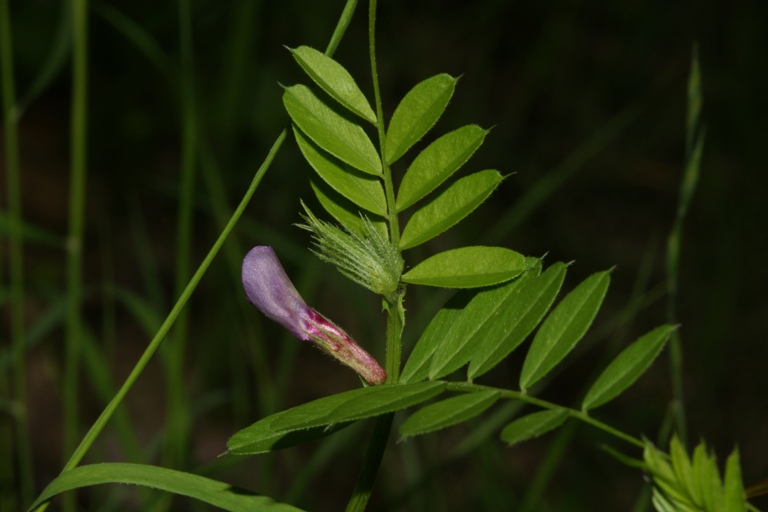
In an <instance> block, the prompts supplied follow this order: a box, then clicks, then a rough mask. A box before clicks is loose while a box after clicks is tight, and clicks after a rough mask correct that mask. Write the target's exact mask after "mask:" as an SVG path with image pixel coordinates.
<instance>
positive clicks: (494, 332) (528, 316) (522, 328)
mask: <svg viewBox="0 0 768 512" xmlns="http://www.w3.org/2000/svg"><path fill="white" fill-rule="evenodd" d="M566 269H567V267H566V265H565V264H563V263H561V262H557V263H555V264H554V265H552V266H550V267H549V268H548V269H547V270H546V272H544V273H543V274H541V275H537V273H534V272H532V271H528V272H526V273H525V274H523V275H522V276H521V277H520V280H521V283H520V288H518V289H517V290H516V293H514V294H513V295H511V296H510V297H509V298H507V299H506V300H505V302H504V304H503V305H501V307H499V310H498V313H497V314H496V315H495V316H494V318H495V321H494V322H487V323H486V324H485V325H484V326H483V328H482V329H480V330H479V331H478V332H477V333H476V334H475V338H476V339H477V340H478V341H477V344H476V348H475V350H474V352H473V353H472V357H471V361H470V363H469V369H468V370H467V378H468V379H469V380H473V379H475V378H477V377H479V376H480V375H483V374H484V373H485V372H487V371H488V370H490V369H492V368H493V367H495V366H496V365H497V364H499V363H500V362H501V361H502V360H503V359H504V358H506V357H507V356H508V355H509V354H510V353H511V352H512V351H513V350H514V349H516V348H517V347H518V346H519V345H520V344H521V343H522V342H523V340H525V338H527V337H528V335H529V334H530V333H531V332H532V331H533V329H535V328H536V326H537V325H539V322H541V319H542V318H544V315H545V314H546V313H547V311H549V308H550V307H551V306H552V302H553V301H554V300H555V297H556V296H557V293H558V292H559V291H560V287H561V286H562V284H563V279H565V272H566Z"/></svg>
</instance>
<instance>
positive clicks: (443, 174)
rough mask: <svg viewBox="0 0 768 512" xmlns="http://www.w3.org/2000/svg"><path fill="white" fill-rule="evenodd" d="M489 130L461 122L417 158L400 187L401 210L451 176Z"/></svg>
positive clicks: (399, 206) (398, 207)
mask: <svg viewBox="0 0 768 512" xmlns="http://www.w3.org/2000/svg"><path fill="white" fill-rule="evenodd" d="M488 131H489V130H484V129H482V128H480V127H479V126H477V125H467V126H462V127H461V128H459V129H458V130H454V131H452V132H450V133H447V134H445V135H443V136H442V137H440V138H439V139H437V140H436V141H434V142H432V144H430V145H429V146H427V147H426V148H425V149H424V151H422V152H421V153H419V154H418V155H417V156H416V158H414V160H413V162H412V163H411V165H410V166H409V167H408V171H406V173H405V175H404V176H403V180H402V182H401V183H400V187H399V188H398V190H397V201H396V204H397V211H398V212H401V211H403V210H405V209H406V208H408V207H409V206H411V205H412V204H414V203H415V202H416V201H418V200H419V199H421V198H423V197H425V196H426V195H427V194H429V193H430V192H432V191H433V190H434V189H436V188H437V187H438V186H440V184H441V183H443V182H444V181H445V180H446V179H448V178H449V177H450V176H451V175H452V174H453V173H454V172H456V171H457V170H458V169H459V168H460V167H461V166H462V165H464V163H465V162H466V161H467V160H469V158H470V157H471V156H472V154H473V153H474V152H475V151H476V150H477V148H479V147H480V146H481V145H482V144H483V140H484V139H485V136H486V135H487V134H488Z"/></svg>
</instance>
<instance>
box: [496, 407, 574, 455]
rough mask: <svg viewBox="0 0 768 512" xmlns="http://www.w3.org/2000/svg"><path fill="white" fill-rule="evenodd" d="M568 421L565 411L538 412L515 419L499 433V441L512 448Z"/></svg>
mask: <svg viewBox="0 0 768 512" xmlns="http://www.w3.org/2000/svg"><path fill="white" fill-rule="evenodd" d="M566 419H568V411H567V410H565V409H552V410H548V411H540V412H534V413H532V414H529V415H528V416H523V417H522V418H519V419H516V420H515V421H513V422H512V423H510V424H509V425H507V426H506V427H504V430H502V431H501V440H502V441H504V442H505V443H507V444H508V445H510V446H512V445H513V444H517V443H520V442H522V441H527V440H528V439H532V438H534V437H539V436H540V435H542V434H546V433H547V432H549V431H550V430H554V429H556V428H557V427H559V426H560V425H562V424H563V422H564V421H565V420H566Z"/></svg>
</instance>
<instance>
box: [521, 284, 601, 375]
mask: <svg viewBox="0 0 768 512" xmlns="http://www.w3.org/2000/svg"><path fill="white" fill-rule="evenodd" d="M609 283H610V275H609V273H608V272H598V273H596V274H592V275H591V276H589V277H588V278H587V279H585V280H584V281H583V282H582V283H581V284H579V285H578V286H577V287H576V288H574V289H573V290H572V291H571V293H569V294H568V295H567V296H566V297H565V298H564V299H563V300H562V302H560V304H558V306H557V307H556V308H555V309H554V311H552V313H550V314H549V316H548V317H547V319H546V320H544V323H543V324H542V325H541V328H539V331H538V332H537V333H536V336H535V337H534V338H533V342H532V343H531V348H530V349H529V350H528V355H527V356H526V358H525V361H524V362H523V369H522V371H521V372H520V389H522V390H526V389H527V388H528V387H530V386H532V385H533V384H535V383H536V382H538V381H539V380H540V379H541V378H542V377H544V376H545V375H546V374H547V373H549V371H550V370H551V369H552V368H554V367H555V366H556V365H557V364H558V363H559V362H560V361H562V360H563V358H564V357H565V356H567V355H568V354H569V353H570V352H571V350H573V348H574V347H575V346H576V343H578V342H579V340H580V339H581V338H582V337H583V336H584V334H585V333H586V332H587V329H588V328H589V326H590V324H592V320H594V318H595V315H596V314H597V311H598V310H599V309H600V305H601V304H602V302H603V298H605V292H606V291H607V290H608V284H609Z"/></svg>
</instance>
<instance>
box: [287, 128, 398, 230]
mask: <svg viewBox="0 0 768 512" xmlns="http://www.w3.org/2000/svg"><path fill="white" fill-rule="evenodd" d="M293 133H294V135H295V136H296V142H297V144H298V145H299V149H300V150H301V153H302V154H303V155H304V158H305V159H306V160H307V162H309V165H311V166H312V168H313V169H314V170H315V172H317V174H318V176H320V177H321V178H322V179H323V180H324V181H325V182H326V183H327V184H328V185H330V186H331V187H332V188H333V189H334V190H335V191H336V192H338V193H339V194H341V195H342V196H344V197H346V198H347V199H349V200H350V201H352V202H353V203H355V204H356V205H357V206H359V207H360V208H363V209H364V210H368V211H369V212H373V213H376V214H378V215H382V216H384V215H386V214H387V200H386V198H385V197H384V188H383V187H382V186H381V181H380V180H379V179H378V178H374V177H372V176H371V175H369V174H364V173H361V172H360V171H357V170H355V169H353V168H352V167H351V166H348V165H346V164H344V163H343V162H341V161H339V160H337V159H336V158H334V157H332V156H331V155H329V154H328V153H325V152H324V151H323V150H322V149H320V148H318V147H317V145H315V144H314V143H313V142H312V141H310V140H309V139H307V138H306V137H305V136H304V135H303V134H302V132H301V131H299V130H298V129H297V128H296V126H294V127H293Z"/></svg>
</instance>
